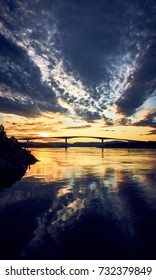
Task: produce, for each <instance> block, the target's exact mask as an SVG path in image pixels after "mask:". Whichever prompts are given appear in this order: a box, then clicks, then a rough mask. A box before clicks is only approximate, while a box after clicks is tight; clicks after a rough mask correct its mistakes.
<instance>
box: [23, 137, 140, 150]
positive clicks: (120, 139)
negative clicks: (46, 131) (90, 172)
mask: <svg viewBox="0 0 156 280" xmlns="http://www.w3.org/2000/svg"><path fill="white" fill-rule="evenodd" d="M73 138H91V139H98V140H101V147H102V148H103V147H104V141H105V140H112V141H113V140H117V141H122V142H127V143H128V145H129V143H130V142H142V141H140V140H130V139H122V138H112V137H102V136H79V135H77V136H75V135H74V136H52V137H23V138H18V140H25V141H27V146H28V143H29V141H31V140H43V139H44V140H45V139H48V140H51V139H64V147H65V148H68V140H69V139H73Z"/></svg>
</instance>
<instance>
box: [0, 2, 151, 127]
mask: <svg viewBox="0 0 156 280" xmlns="http://www.w3.org/2000/svg"><path fill="white" fill-rule="evenodd" d="M155 30H156V3H155V1H154V0H142V1H140V0H131V1H130V0H120V1H118V0H109V1H103V0H83V1H81V0H80V1H78V0H59V1H58V0H53V1H51V0H44V1H42V0H34V1H30V0H27V1H21V0H2V1H1V3H0V63H1V69H0V98H1V99H0V101H1V102H0V111H1V112H4V113H14V114H17V115H22V116H28V117H29V116H37V115H41V114H44V113H45V112H46V113H47V112H60V113H64V112H65V111H67V112H68V114H69V115H74V116H78V117H80V118H81V119H83V120H84V121H87V122H95V121H99V120H101V119H103V120H104V122H105V124H106V125H108V126H109V125H113V124H114V123H116V120H118V122H120V124H122V125H131V123H130V122H128V121H126V118H125V117H128V118H129V117H133V115H134V114H135V113H136V112H137V111H138V110H141V109H142V107H143V106H144V104H145V101H147V100H148V99H149V98H150V97H151V96H154V95H155V94H156V91H155V89H156V79H155V77H156V33H155ZM148 109H150V108H148ZM112 112H113V113H112ZM112 114H113V116H112ZM118 114H120V115H123V116H124V118H122V119H120V121H119V116H118Z"/></svg>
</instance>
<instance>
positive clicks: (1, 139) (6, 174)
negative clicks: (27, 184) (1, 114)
mask: <svg viewBox="0 0 156 280" xmlns="http://www.w3.org/2000/svg"><path fill="white" fill-rule="evenodd" d="M35 162H37V159H36V158H35V157H34V156H33V155H32V154H31V152H30V151H28V150H25V149H24V148H22V147H21V146H20V144H19V143H18V141H17V139H16V138H15V137H11V138H8V137H7V136H6V132H5V131H4V127H3V126H2V125H0V187H1V188H3V187H9V186H11V185H12V184H14V183H15V182H16V181H18V180H20V179H21V178H22V177H23V175H24V174H25V172H26V170H27V167H28V166H29V165H31V164H34V163H35Z"/></svg>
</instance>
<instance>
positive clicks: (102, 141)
mask: <svg viewBox="0 0 156 280" xmlns="http://www.w3.org/2000/svg"><path fill="white" fill-rule="evenodd" d="M101 143H102V145H101V146H102V149H103V148H104V138H102V139H101Z"/></svg>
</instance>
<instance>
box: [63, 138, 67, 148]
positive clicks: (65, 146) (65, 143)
mask: <svg viewBox="0 0 156 280" xmlns="http://www.w3.org/2000/svg"><path fill="white" fill-rule="evenodd" d="M64 140H65V148H66V149H67V148H68V142H67V138H65V139H64Z"/></svg>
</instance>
